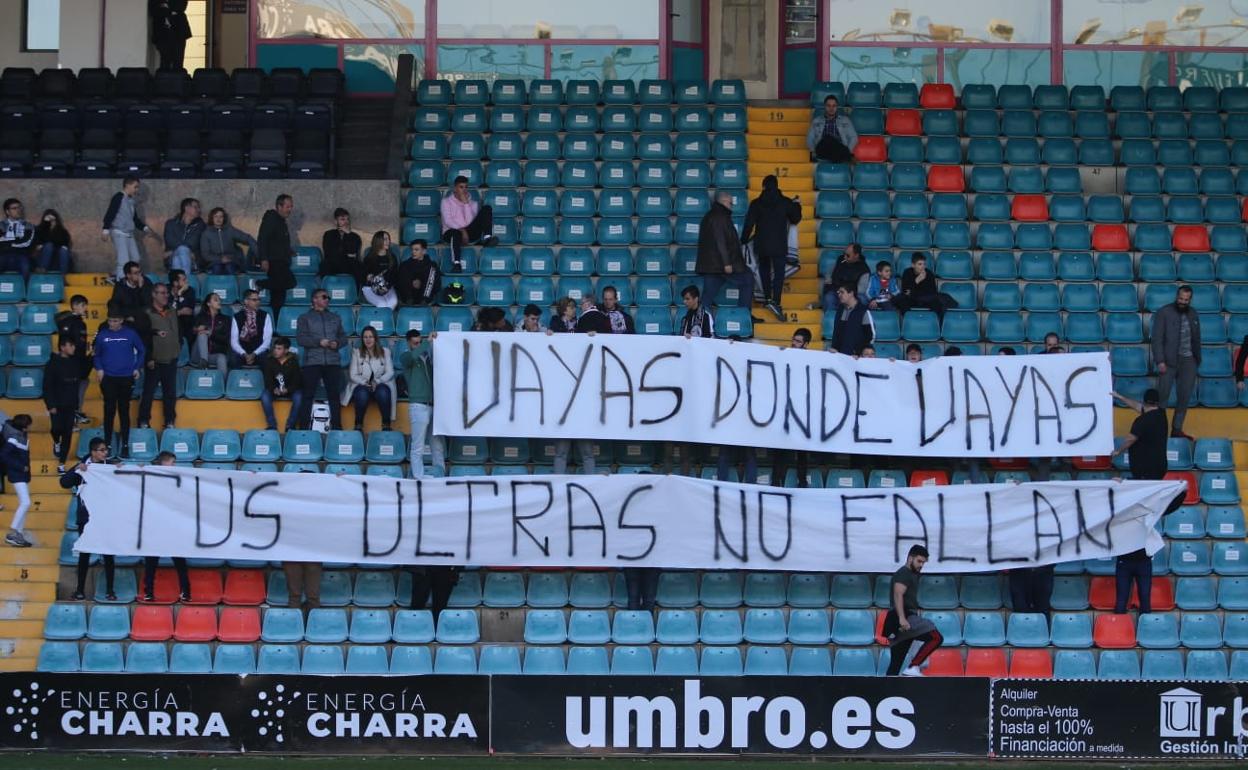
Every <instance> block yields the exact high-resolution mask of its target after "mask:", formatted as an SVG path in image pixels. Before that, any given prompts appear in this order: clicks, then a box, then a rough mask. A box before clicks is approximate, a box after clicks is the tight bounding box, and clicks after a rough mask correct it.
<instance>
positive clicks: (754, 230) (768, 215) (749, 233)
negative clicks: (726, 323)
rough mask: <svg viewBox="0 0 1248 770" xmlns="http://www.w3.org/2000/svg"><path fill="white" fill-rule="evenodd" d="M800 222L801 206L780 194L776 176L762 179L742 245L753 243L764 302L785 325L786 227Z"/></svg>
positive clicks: (787, 234) (794, 199)
mask: <svg viewBox="0 0 1248 770" xmlns="http://www.w3.org/2000/svg"><path fill="white" fill-rule="evenodd" d="M801 221H802V204H801V203H799V202H798V198H796V197H794V198H787V197H785V195H784V193H782V192H780V183H779V182H778V181H777V180H776V177H775V175H773V174H768V175H767V176H765V177H763V192H762V193H761V194H760V195H759V196H758V197H757V198H755V199H754V200H752V201H750V208H749V210H748V211H746V212H745V227H744V228H742V230H741V242H742V243H750V242H751V241H753V243H754V256H755V257H756V258H757V259H758V276H759V278H760V280H761V281H762V284H763V302H764V303H766V305H767V309H768V310H770V311H771V312H772V314H773V315H775V317H776V319H777V320H779V321H780V322H781V323H784V320H785V319H784V309H783V305H782V304H781V303H780V300H781V297H782V295H783V294H784V268H785V263H786V261H787V258H788V254H789V225H795V224H797V223H798V222H801Z"/></svg>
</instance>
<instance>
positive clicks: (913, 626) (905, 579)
mask: <svg viewBox="0 0 1248 770" xmlns="http://www.w3.org/2000/svg"><path fill="white" fill-rule="evenodd" d="M927 558H928V557H927V549H926V548H924V547H923V546H921V545H912V546H910V552H909V553H908V554H906V563H905V564H903V565H902V566H901V569H899V570H897V571H896V572H894V573H893V580H892V585H891V588H890V596H891V597H892V603H891V606H890V607H889V609H888V614H887V615H886V616H885V617H884V636H885V637H886V638H887V639H888V643H889V661H888V676H897V674H898V673H900V674H901V675H902V676H923V671H922V668H923V663H924V662H925V661H926V660H927V658H928V656H930V655H931V654H932V653H933V652H935V651H936V648H937V647H940V644H941V642H943V641H944V640H945V638H944V637H943V636H941V635H940V631H938V630H936V624H935V623H933V622H932V621H930V620H928V619H927V618H924V617H921V616H920V615H919V573H920V572H922V571H923V565H924V564H927ZM912 642H922V643H923V646H922V647H920V648H919V652H918V654H916V655H915V656H914V659H913V660H911V661H910V665H909V666H908V667H907V668H906V670H905V671H902V670H901V665H902V664H903V663H905V662H906V654H907V653H908V652H910V647H911V643H912Z"/></svg>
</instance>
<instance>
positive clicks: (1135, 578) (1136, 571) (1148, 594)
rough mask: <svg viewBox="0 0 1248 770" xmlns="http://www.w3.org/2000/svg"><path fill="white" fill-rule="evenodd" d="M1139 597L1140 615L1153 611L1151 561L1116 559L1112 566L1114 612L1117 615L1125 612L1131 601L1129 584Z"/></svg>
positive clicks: (1120, 557)
mask: <svg viewBox="0 0 1248 770" xmlns="http://www.w3.org/2000/svg"><path fill="white" fill-rule="evenodd" d="M1132 583H1135V588H1136V590H1137V591H1138V592H1139V595H1140V613H1141V614H1143V613H1146V612H1152V611H1153V602H1152V598H1153V560H1152V559H1127V558H1124V557H1122V556H1119V557H1118V561H1117V563H1116V564H1115V565H1114V589H1115V590H1114V612H1115V613H1116V614H1118V615H1121V614H1123V613H1124V612H1126V611H1127V603H1128V602H1129V601H1130V600H1131V584H1132Z"/></svg>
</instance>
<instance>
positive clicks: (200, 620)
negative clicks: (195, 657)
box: [173, 605, 217, 642]
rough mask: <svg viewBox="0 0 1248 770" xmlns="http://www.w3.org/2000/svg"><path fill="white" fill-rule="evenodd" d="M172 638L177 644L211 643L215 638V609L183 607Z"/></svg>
mask: <svg viewBox="0 0 1248 770" xmlns="http://www.w3.org/2000/svg"><path fill="white" fill-rule="evenodd" d="M173 638H174V639H176V640H177V641H179V642H211V641H212V640H213V639H216V638H217V608H216V607H191V606H186V605H183V607H182V608H181V609H180V610H178V622H177V625H175V626H174V629H173Z"/></svg>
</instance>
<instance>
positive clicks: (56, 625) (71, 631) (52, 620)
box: [43, 602, 87, 641]
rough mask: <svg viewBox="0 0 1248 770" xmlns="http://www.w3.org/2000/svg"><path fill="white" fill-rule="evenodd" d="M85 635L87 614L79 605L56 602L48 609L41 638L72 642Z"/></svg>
mask: <svg viewBox="0 0 1248 770" xmlns="http://www.w3.org/2000/svg"><path fill="white" fill-rule="evenodd" d="M86 634H87V613H86V609H85V608H84V607H83V605H81V604H69V603H62V602H57V603H55V604H52V605H51V606H49V607H48V613H47V616H46V617H45V619H44V624H43V638H44V639H52V640H61V641H74V640H77V639H81V638H83V637H84V636H86Z"/></svg>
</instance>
